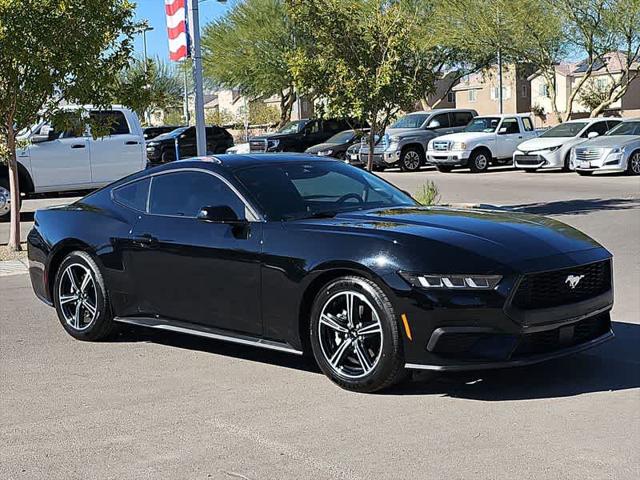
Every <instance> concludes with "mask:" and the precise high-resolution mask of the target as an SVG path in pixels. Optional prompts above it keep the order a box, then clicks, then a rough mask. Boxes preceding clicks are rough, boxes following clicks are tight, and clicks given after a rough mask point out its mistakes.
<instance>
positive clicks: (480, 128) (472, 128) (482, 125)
mask: <svg viewBox="0 0 640 480" xmlns="http://www.w3.org/2000/svg"><path fill="white" fill-rule="evenodd" d="M499 123H500V118H499V117H476V118H474V119H473V120H471V121H470V122H469V124H468V125H467V126H466V127H465V129H464V130H463V131H464V132H483V133H492V132H495V131H496V128H498V124H499Z"/></svg>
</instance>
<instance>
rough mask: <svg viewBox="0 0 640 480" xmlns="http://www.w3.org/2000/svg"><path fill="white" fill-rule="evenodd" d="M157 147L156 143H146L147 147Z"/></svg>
mask: <svg viewBox="0 0 640 480" xmlns="http://www.w3.org/2000/svg"><path fill="white" fill-rule="evenodd" d="M157 146H158V142H148V143H147V147H157Z"/></svg>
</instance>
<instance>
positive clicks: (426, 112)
mask: <svg viewBox="0 0 640 480" xmlns="http://www.w3.org/2000/svg"><path fill="white" fill-rule="evenodd" d="M448 112H475V110H474V109H473V108H434V109H433V110H418V111H416V112H409V113H407V115H416V114H421V115H432V114H438V113H448Z"/></svg>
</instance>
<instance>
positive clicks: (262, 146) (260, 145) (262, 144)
mask: <svg viewBox="0 0 640 480" xmlns="http://www.w3.org/2000/svg"><path fill="white" fill-rule="evenodd" d="M249 151H251V152H266V151H267V140H250V141H249Z"/></svg>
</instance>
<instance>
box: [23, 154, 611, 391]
mask: <svg viewBox="0 0 640 480" xmlns="http://www.w3.org/2000/svg"><path fill="white" fill-rule="evenodd" d="M28 251H29V252H28V253H29V262H30V268H29V270H30V275H31V282H32V285H33V288H34V291H35V293H36V295H37V296H38V297H40V298H41V299H42V300H44V301H45V302H46V303H48V304H50V305H54V306H55V308H56V311H57V314H58V317H59V319H60V322H61V323H62V326H63V327H64V329H65V330H66V331H67V332H68V333H69V334H70V335H72V336H73V337H75V338H77V339H80V340H99V339H102V338H105V337H107V336H108V335H110V334H111V333H112V332H113V331H114V328H115V327H116V325H118V324H121V323H127V324H132V325H141V326H145V327H151V328H159V329H162V330H165V331H166V330H169V331H176V332H181V333H190V334H193V335H200V336H203V337H209V338H212V339H217V340H227V341H230V342H236V343H239V344H242V345H253V346H256V347H263V348H269V349H274V350H279V351H283V352H290V353H295V354H302V353H303V352H305V351H307V352H312V353H313V356H314V357H315V360H316V361H317V363H318V365H319V366H320V368H321V369H322V371H323V372H324V373H325V374H326V375H327V376H329V377H330V378H331V379H332V380H333V381H334V382H335V383H337V384H338V385H340V386H341V387H343V388H347V389H350V390H356V391H362V392H371V391H375V390H379V389H382V388H385V387H387V386H389V385H391V384H393V383H394V382H395V381H397V380H398V379H400V378H403V377H404V372H405V370H406V369H427V370H451V371H458V370H470V369H485V368H493V367H506V366H515V365H524V364H529V363H535V362H540V361H543V360H547V359H551V358H555V357H559V356H562V355H566V354H569V353H574V352H578V351H581V350H584V349H587V348H589V347H593V346H595V345H597V344H599V343H601V342H603V341H605V340H607V339H609V338H611V337H612V335H613V333H612V331H611V322H610V318H609V312H610V310H611V308H612V305H613V291H612V280H611V279H612V265H611V254H610V253H609V252H608V251H607V250H606V249H605V248H603V247H602V246H601V245H599V244H598V243H597V242H596V241H594V240H592V239H591V238H589V237H588V236H586V235H584V234H583V233H581V232H579V231H578V230H575V229H574V228H571V227H569V226H568V225H565V224H562V223H560V222H558V221H556V220H551V219H548V218H544V217H537V216H533V215H526V214H518V213H513V212H507V211H496V210H480V209H478V210H475V209H451V208H444V207H422V206H419V205H418V204H416V202H415V201H414V200H413V199H412V198H411V197H409V196H408V195H407V194H405V193H403V192H402V191H400V190H398V189H397V188H395V187H393V186H392V185H390V184H388V183H386V182H385V181H383V180H381V179H380V178H378V177H376V176H375V175H372V174H370V173H368V172H365V171H363V170H360V169H357V168H355V167H352V166H350V165H347V164H346V163H345V162H341V161H338V160H331V159H318V157H314V156H310V155H284V154H280V155H268V156H265V155H221V156H219V157H217V158H215V157H212V158H209V159H198V160H192V161H189V160H185V161H181V162H174V163H169V164H167V165H163V166H160V167H157V168H154V169H150V170H144V171H141V172H139V173H136V174H134V175H131V176H129V177H127V178H124V179H122V180H119V181H117V182H115V183H114V184H112V185H111V186H109V187H107V188H104V189H102V190H99V191H97V192H94V193H92V194H90V195H88V196H86V197H84V198H83V199H81V200H78V201H77V202H75V203H72V204H71V205H68V206H63V207H57V208H52V209H48V210H38V211H37V212H36V214H35V226H34V228H33V230H31V232H30V233H29V236H28Z"/></svg>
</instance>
